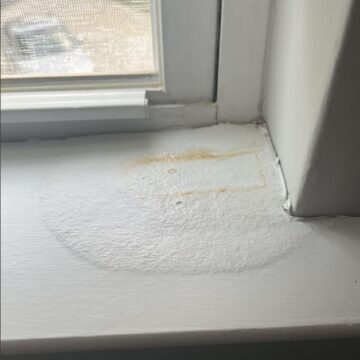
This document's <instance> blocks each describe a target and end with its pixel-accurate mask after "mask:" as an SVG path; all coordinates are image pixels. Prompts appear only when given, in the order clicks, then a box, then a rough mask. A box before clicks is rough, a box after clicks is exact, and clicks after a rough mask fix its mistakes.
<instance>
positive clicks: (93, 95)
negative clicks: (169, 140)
mask: <svg viewBox="0 0 360 360" xmlns="http://www.w3.org/2000/svg"><path fill="white" fill-rule="evenodd" d="M270 1H271V0H196V1H193V0H154V2H153V4H154V6H155V8H157V10H156V12H155V13H156V14H158V15H160V16H159V17H158V18H155V21H156V22H157V27H158V29H159V30H160V31H159V33H160V37H161V38H160V40H159V41H155V45H156V44H158V45H159V49H158V51H159V52H160V54H162V58H163V63H160V64H159V67H160V68H161V69H162V70H163V73H164V77H163V79H162V80H164V82H163V84H162V86H161V87H158V88H156V87H153V88H150V89H149V88H140V89H130V88H128V89H119V88H112V89H99V88H95V89H91V90H88V89H87V90H81V89H76V90H71V91H70V90H64V91H63V92H61V90H57V91H47V92H23V93H21V92H18V93H3V94H2V114H1V115H2V138H3V139H4V140H24V139H27V138H34V137H35V138H63V137H68V136H80V135H94V134H102V133H112V132H122V131H126V132H128V131H147V130H158V129H164V128H169V127H180V126H181V127H183V126H186V127H197V126H203V125H212V124H216V123H217V122H219V121H239V122H241V121H249V120H254V118H256V117H258V116H259V112H258V110H257V109H258V104H259V101H260V98H261V81H262V76H263V62H264V54H265V44H266V41H265V40H266V32H267V20H268V14H267V11H268V9H269V3H270ZM236 13H242V14H250V16H249V18H250V19H251V21H248V20H247V18H248V16H247V15H244V16H243V17H242V19H243V20H244V21H243V22H241V23H239V22H238V21H235V20H236V18H235V16H234V14H236ZM220 15H221V19H220ZM220 20H221V22H220ZM220 23H221V28H220V26H219V25H220ZM259 29H260V30H259ZM220 30H221V36H220V39H219V35H220ZM254 32H256V33H257V32H259V33H260V34H259V35H258V36H256V37H255V41H254V36H253V33H254ZM236 34H239V35H236ZM235 35H236V36H235ZM219 40H220V46H219ZM249 44H251V46H250V47H249ZM254 56H257V60H256V61H255V62H254ZM236 63H237V64H241V66H235V64H236ZM243 74H246V81H241V80H242V77H243ZM239 93H240V94H243V95H244V96H241V97H240V101H239V97H238V96H237V95H238V94H239ZM248 93H251V96H250V97H249V96H245V95H246V94H248ZM57 96H58V97H57ZM38 99H42V103H40V102H39V101H38ZM94 99H97V100H96V101H94ZM236 103H237V106H235V110H236V111H234V104H236ZM239 103H240V104H244V106H242V105H239ZM247 108H250V109H252V110H253V109H256V110H255V111H252V110H251V111H250V112H247Z"/></svg>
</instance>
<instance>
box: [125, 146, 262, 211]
mask: <svg viewBox="0 0 360 360" xmlns="http://www.w3.org/2000/svg"><path fill="white" fill-rule="evenodd" d="M259 150H260V149H259V148H244V149H241V150H237V151H228V152H218V151H210V150H190V151H186V152H183V153H165V154H160V155H150V156H145V157H142V158H139V159H136V160H133V161H131V162H128V163H127V164H126V165H125V167H124V171H125V172H129V171H130V170H132V169H135V168H137V167H141V166H151V165H153V164H167V163H169V164H171V163H174V162H189V161H208V160H212V161H217V160H220V161H221V160H226V159H230V158H235V157H240V156H244V155H253V156H254V157H255V159H256V162H257V164H258V170H259V175H260V178H261V182H260V183H259V184H256V185H249V186H223V187H214V188H207V189H206V188H205V189H201V188H200V189H199V188H195V189H194V190H188V191H176V192H166V191H165V192H161V193H157V195H158V196H163V197H174V196H175V197H187V196H192V195H208V194H211V193H219V194H221V193H229V192H233V193H240V192H253V191H259V190H261V189H263V188H265V187H266V185H267V184H266V177H265V173H264V170H263V167H262V164H261V161H260V158H259V154H258V153H259ZM167 172H168V173H169V174H172V175H173V174H176V173H177V172H178V170H177V169H176V168H173V167H172V168H169V169H168V170H167ZM180 203H181V202H176V205H179V204H180Z"/></svg>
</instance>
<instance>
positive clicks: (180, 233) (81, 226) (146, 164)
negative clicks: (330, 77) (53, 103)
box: [39, 125, 309, 274]
mask: <svg viewBox="0 0 360 360" xmlns="http://www.w3.org/2000/svg"><path fill="white" fill-rule="evenodd" d="M168 134H170V133H167V132H163V133H161V134H157V135H153V136H154V139H153V142H152V143H151V150H149V149H143V150H141V151H137V152H136V153H131V156H130V155H129V154H127V152H126V144H127V143H129V144H130V143H131V146H132V148H134V147H135V145H134V142H135V143H139V144H141V142H143V141H144V139H145V136H146V137H149V134H147V135H137V136H136V137H133V138H131V137H130V138H129V136H128V135H125V134H124V135H119V136H118V139H117V140H118V141H116V142H113V144H112V145H111V146H110V145H109V144H108V143H107V141H106V137H104V138H103V144H102V143H100V144H99V143H98V142H97V145H96V146H97V147H96V151H95V150H94V149H93V147H92V145H91V141H90V142H89V140H88V139H87V140H86V141H85V140H82V139H77V140H72V141H70V142H68V143H67V144H66V146H67V150H68V152H70V153H71V149H72V147H73V149H74V153H73V154H72V156H67V157H66V158H65V159H61V161H56V163H55V164H54V165H53V167H52V170H51V171H50V172H49V173H48V174H47V175H46V176H45V177H44V179H43V183H42V186H41V189H40V196H39V199H40V207H41V211H42V216H43V220H44V222H45V224H46V226H47V227H48V229H49V230H50V232H51V233H52V234H53V237H54V239H56V240H57V241H59V242H60V243H62V244H63V245H65V246H66V247H68V248H69V249H70V250H71V251H72V252H73V253H74V254H76V255H77V256H79V257H81V258H82V259H83V260H85V261H87V262H89V263H91V264H94V265H96V266H99V267H103V268H109V269H113V270H117V271H137V272H166V273H171V272H177V273H189V274H198V273H213V272H240V271H243V270H246V269H251V268H256V267H261V266H265V265H268V264H271V263H272V262H274V261H277V260H279V259H281V258H282V257H283V256H285V255H286V254H288V253H290V252H291V251H293V250H294V249H295V248H296V247H298V246H299V244H300V243H301V239H302V237H303V236H305V235H306V233H307V232H308V231H309V229H308V225H307V224H304V223H300V222H292V224H291V227H292V232H293V233H296V234H297V235H296V236H288V233H289V222H291V220H289V219H288V218H287V217H286V216H284V214H283V212H282V198H281V186H280V179H279V178H278V173H277V170H276V167H275V162H274V159H273V157H272V153H271V148H270V146H269V143H268V141H267V139H266V136H264V134H263V133H262V132H261V131H260V130H258V129H256V128H255V126H254V125H247V126H235V125H221V126H214V127H210V128H203V129H197V130H182V131H178V132H171V136H170V135H169V138H168V139H167V140H162V139H165V138H166V137H167V136H168ZM236 135H238V136H236ZM142 136H144V139H142ZM187 136H188V137H189V138H190V139H191V143H190V144H188V145H186V144H185V145H184V139H186V138H187ZM147 139H148V138H147ZM241 139H246V141H241ZM249 139H250V140H249ZM155 140H156V141H155ZM82 142H84V143H83V144H81V143H82ZM179 144H181V145H179ZM64 146H65V145H64ZM140 148H141V147H140ZM79 149H81V154H79ZM104 149H106V151H105V150H104ZM124 149H125V150H124ZM129 153H130V152H129ZM294 227H296V228H297V229H294Z"/></svg>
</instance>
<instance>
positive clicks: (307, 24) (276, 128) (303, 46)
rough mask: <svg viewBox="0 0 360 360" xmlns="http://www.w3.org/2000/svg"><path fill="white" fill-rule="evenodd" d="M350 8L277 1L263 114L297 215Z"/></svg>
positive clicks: (338, 2)
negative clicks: (298, 203)
mask: <svg viewBox="0 0 360 360" xmlns="http://www.w3.org/2000/svg"><path fill="white" fill-rule="evenodd" d="M351 4H352V1H351V0H278V1H277V2H276V3H275V15H274V24H273V35H272V44H271V54H270V59H269V67H268V80H267V87H266V90H265V102H264V107H263V114H264V117H265V119H266V120H267V122H268V125H269V128H270V132H271V135H272V139H273V142H274V145H275V147H276V150H277V152H278V154H279V157H280V159H281V164H282V167H283V170H284V173H285V178H286V182H287V186H288V190H289V193H290V199H291V201H292V205H293V208H294V210H295V213H296V208H297V202H298V200H299V196H300V194H301V192H302V187H303V185H304V181H305V176H306V174H307V170H308V166H309V160H310V157H311V151H312V148H313V147H314V146H315V141H316V139H317V134H318V131H319V128H320V122H321V119H322V114H323V109H324V106H325V104H326V101H327V95H328V91H329V88H330V84H331V80H332V76H333V72H334V69H335V65H336V61H337V57H338V54H339V51H340V47H341V43H342V39H343V34H344V32H345V28H346V24H347V19H348V14H349V9H350V7H351Z"/></svg>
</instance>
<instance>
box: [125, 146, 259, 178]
mask: <svg viewBox="0 0 360 360" xmlns="http://www.w3.org/2000/svg"><path fill="white" fill-rule="evenodd" d="M258 151H259V148H246V149H242V150H238V151H228V152H217V151H210V150H190V151H186V152H183V153H167V154H161V155H150V156H145V157H142V158H139V159H136V160H134V161H131V162H129V163H128V164H127V166H126V170H131V169H132V168H136V167H139V166H146V165H151V164H155V163H172V162H183V161H200V160H225V159H229V158H233V157H236V156H241V155H249V154H255V153H257V152H258ZM170 170H175V172H176V169H170ZM170 170H169V173H170Z"/></svg>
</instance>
